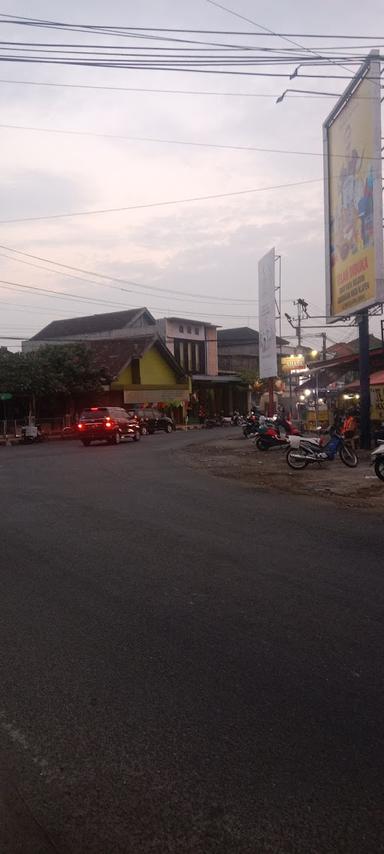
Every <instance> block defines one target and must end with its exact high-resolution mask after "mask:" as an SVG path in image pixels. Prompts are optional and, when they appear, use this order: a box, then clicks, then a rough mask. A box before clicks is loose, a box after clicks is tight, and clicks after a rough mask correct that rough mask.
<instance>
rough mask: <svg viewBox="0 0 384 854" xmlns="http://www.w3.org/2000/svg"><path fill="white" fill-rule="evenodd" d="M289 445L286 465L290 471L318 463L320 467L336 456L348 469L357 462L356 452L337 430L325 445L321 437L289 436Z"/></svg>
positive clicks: (353, 466)
mask: <svg viewBox="0 0 384 854" xmlns="http://www.w3.org/2000/svg"><path fill="white" fill-rule="evenodd" d="M289 443H290V448H289V450H288V452H287V463H288V465H289V466H290V467H291V468H292V469H305V468H306V467H307V465H309V463H318V464H319V466H321V463H324V462H330V461H331V460H334V459H335V456H336V454H338V455H339V457H340V459H341V462H342V463H344V465H345V466H348V467H349V468H355V467H356V466H357V464H358V462H359V459H358V456H357V454H356V452H355V451H354V450H353V448H351V447H350V445H348V444H347V442H346V441H345V439H344V436H343V435H342V434H341V433H339V432H338V431H337V430H334V431H333V433H332V436H331V439H330V441H329V442H328V443H327V444H326V445H324V440H323V438H322V437H321V436H320V437H319V438H307V437H303V436H302V437H300V436H291V437H290V439H289Z"/></svg>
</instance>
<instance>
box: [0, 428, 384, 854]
mask: <svg viewBox="0 0 384 854" xmlns="http://www.w3.org/2000/svg"><path fill="white" fill-rule="evenodd" d="M213 432H215V431H213ZM208 438H210V436H209V434H205V433H200V432H197V433H194V434H188V435H187V434H179V433H178V434H177V435H172V436H166V435H156V436H153V437H146V438H145V439H143V440H142V441H141V442H140V443H139V444H137V445H136V444H129V445H128V444H127V445H121V446H119V447H104V446H99V447H96V446H94V447H91V448H89V449H84V448H83V447H82V446H81V445H78V444H77V443H76V442H68V443H67V444H64V443H56V442H52V443H49V444H46V445H42V446H32V447H25V448H2V449H0V483H1V516H0V519H1V523H0V528H1V588H0V590H1V595H0V684H1V700H0V756H1V777H0V804H1V808H0V818H1V816H2V817H3V820H1V821H0V827H1V830H0V843H1V844H0V850H1V851H2V852H3V851H4V852H6V854H16V852H21V854H46V852H51V851H59V852H62V853H63V854H64V852H66V854H85V852H87V854H88V852H90V854H120V852H122V853H123V852H124V854H130V853H131V852H132V854H168V852H176V853H177V854H184V852H189V854H211V852H212V854H213V852H217V854H264V852H272V854H312V852H313V854H329V852H343V854H347V853H348V854H349V852H351V854H352V852H359V854H365V853H366V854H373V852H379V851H384V811H383V803H384V775H383V758H384V757H383V709H384V690H383V617H384V580H383V572H384V567H383V528H382V525H381V524H380V520H379V518H378V517H377V516H375V515H372V516H370V515H366V514H364V513H363V514H361V513H360V512H359V511H356V510H351V511H350V512H347V511H346V510H342V511H340V510H338V509H337V508H335V506H334V505H331V506H327V504H325V503H319V502H317V503H316V502H315V501H312V500H310V499H308V498H305V499H304V498H300V497H286V496H284V495H280V494H268V493H264V492H263V491H260V490H259V491H257V490H252V489H249V488H245V487H243V486H241V485H239V484H237V483H236V482H235V481H234V480H231V481H229V480H228V481H227V480H223V479H220V478H214V477H212V476H210V475H209V474H208V473H206V472H204V471H202V472H199V471H196V470H192V469H190V468H188V465H187V464H186V459H185V458H184V452H185V449H186V446H187V445H188V444H189V443H194V442H201V441H206V440H207V439H208ZM5 819H6V820H5ZM1 834H3V838H2V837H1Z"/></svg>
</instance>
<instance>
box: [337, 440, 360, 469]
mask: <svg viewBox="0 0 384 854" xmlns="http://www.w3.org/2000/svg"><path fill="white" fill-rule="evenodd" d="M339 457H340V459H341V462H342V463H344V465H345V466H348V467H349V468H350V469H355V468H356V466H357V463H358V462H359V459H358V456H357V454H356V452H355V451H354V450H353V449H352V448H350V447H348V445H342V446H341V448H340V451H339Z"/></svg>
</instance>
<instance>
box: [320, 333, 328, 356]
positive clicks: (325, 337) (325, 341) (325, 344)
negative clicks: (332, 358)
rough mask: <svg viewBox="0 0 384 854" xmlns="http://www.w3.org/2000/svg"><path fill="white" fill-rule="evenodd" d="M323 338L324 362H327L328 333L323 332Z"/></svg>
mask: <svg viewBox="0 0 384 854" xmlns="http://www.w3.org/2000/svg"><path fill="white" fill-rule="evenodd" d="M321 337H322V339H323V362H325V360H326V358H327V333H326V332H322V333H321Z"/></svg>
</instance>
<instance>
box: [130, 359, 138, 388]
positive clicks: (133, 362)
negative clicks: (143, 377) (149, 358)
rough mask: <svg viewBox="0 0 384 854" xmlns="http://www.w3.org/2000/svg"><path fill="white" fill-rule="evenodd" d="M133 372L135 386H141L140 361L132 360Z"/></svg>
mask: <svg viewBox="0 0 384 854" xmlns="http://www.w3.org/2000/svg"><path fill="white" fill-rule="evenodd" d="M131 371H132V383H133V385H140V359H132V362H131Z"/></svg>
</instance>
